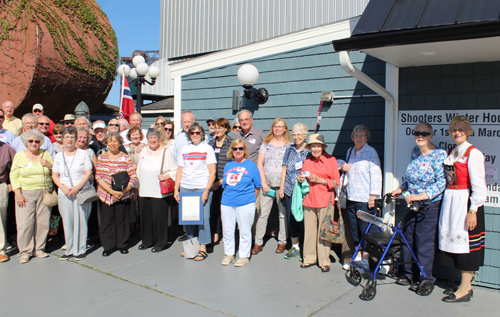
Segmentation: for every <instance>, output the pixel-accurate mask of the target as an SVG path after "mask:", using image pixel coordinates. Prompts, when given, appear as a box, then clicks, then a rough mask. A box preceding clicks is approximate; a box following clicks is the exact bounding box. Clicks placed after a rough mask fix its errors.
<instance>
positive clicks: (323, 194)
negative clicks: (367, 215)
mask: <svg viewBox="0 0 500 317" xmlns="http://www.w3.org/2000/svg"><path fill="white" fill-rule="evenodd" d="M302 171H303V172H304V171H308V172H309V173H310V174H314V175H316V176H319V177H321V178H323V179H326V183H327V185H326V186H325V185H323V184H318V183H313V182H309V193H308V194H307V195H306V197H305V198H304V201H303V205H304V206H306V207H310V208H324V207H328V202H329V200H330V196H331V198H332V204H333V203H334V202H335V184H339V183H340V174H339V167H338V164H337V159H335V157H333V156H331V155H329V154H327V153H326V152H323V154H322V155H321V156H320V157H319V158H318V159H316V158H314V156H312V155H311V156H310V157H309V158H307V159H306V160H305V161H304V165H303V166H302ZM334 180H335V181H336V183H335V184H334V182H333V181H334Z"/></svg>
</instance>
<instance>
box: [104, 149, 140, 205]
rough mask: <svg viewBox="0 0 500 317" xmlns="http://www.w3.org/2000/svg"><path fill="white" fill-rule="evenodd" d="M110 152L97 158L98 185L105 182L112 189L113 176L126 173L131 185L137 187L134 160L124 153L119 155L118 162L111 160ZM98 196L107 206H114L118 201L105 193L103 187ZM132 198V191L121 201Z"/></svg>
mask: <svg viewBox="0 0 500 317" xmlns="http://www.w3.org/2000/svg"><path fill="white" fill-rule="evenodd" d="M109 153H110V152H105V153H102V154H101V155H99V156H98V157H97V172H96V175H95V180H96V182H97V184H101V183H102V182H105V183H106V185H108V186H109V187H110V188H111V182H112V180H113V177H112V175H113V174H117V173H120V172H124V171H126V172H127V173H128V175H129V177H130V181H129V184H130V185H132V186H135V184H136V182H137V177H136V173H135V165H134V162H133V161H132V158H131V157H130V156H129V155H127V154H124V153H120V154H118V159H117V160H116V161H114V160H110V158H109ZM97 194H98V195H99V199H100V200H101V201H102V202H103V203H105V204H106V205H112V204H114V203H115V202H117V201H118V200H116V199H115V198H114V197H113V196H112V195H111V194H110V193H108V192H107V191H105V190H104V189H103V188H102V187H101V186H98V188H97ZM131 196H132V191H131V190H129V191H128V192H126V193H125V194H124V195H123V197H122V198H121V199H120V200H126V199H129V198H130V197H131Z"/></svg>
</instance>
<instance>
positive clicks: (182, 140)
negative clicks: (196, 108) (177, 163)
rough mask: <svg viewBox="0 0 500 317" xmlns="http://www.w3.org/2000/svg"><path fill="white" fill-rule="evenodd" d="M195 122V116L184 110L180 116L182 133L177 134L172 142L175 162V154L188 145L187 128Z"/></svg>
mask: <svg viewBox="0 0 500 317" xmlns="http://www.w3.org/2000/svg"><path fill="white" fill-rule="evenodd" d="M195 121H196V116H195V115H194V114H193V113H192V112H191V111H189V110H184V111H183V112H182V114H181V124H182V131H181V132H179V133H177V135H176V136H175V142H174V158H175V160H177V154H178V153H179V152H180V151H181V150H182V148H183V147H184V146H186V145H188V144H189V137H188V135H187V133H188V130H189V127H190V126H191V124H193V122H195Z"/></svg>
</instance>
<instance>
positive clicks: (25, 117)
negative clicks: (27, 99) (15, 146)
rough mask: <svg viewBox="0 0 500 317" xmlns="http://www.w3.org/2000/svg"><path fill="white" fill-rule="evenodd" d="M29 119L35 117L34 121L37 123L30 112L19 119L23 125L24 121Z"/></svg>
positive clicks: (36, 119)
mask: <svg viewBox="0 0 500 317" xmlns="http://www.w3.org/2000/svg"><path fill="white" fill-rule="evenodd" d="M29 119H35V123H36V124H38V118H37V117H36V116H35V115H34V114H32V113H31V112H28V113H27V114H25V115H24V116H23V117H22V119H21V121H22V122H23V125H24V122H25V121H26V120H29Z"/></svg>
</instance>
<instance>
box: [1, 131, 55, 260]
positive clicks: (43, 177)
mask: <svg viewBox="0 0 500 317" xmlns="http://www.w3.org/2000/svg"><path fill="white" fill-rule="evenodd" d="M21 140H22V141H23V143H24V145H25V146H26V149H25V150H22V151H19V152H18V153H17V154H16V155H15V157H14V161H13V163H12V168H11V172H10V180H11V185H12V190H13V191H14V194H15V197H16V224H17V247H18V249H19V262H20V263H21V264H24V263H28V261H29V259H30V257H31V256H36V257H39V258H45V257H48V256H49V255H48V254H47V253H46V252H45V243H46V242H47V233H48V232H49V219H50V209H49V208H48V207H47V206H45V204H44V203H43V196H44V193H45V191H46V190H47V191H48V192H52V180H51V179H50V169H51V168H52V157H51V156H50V154H49V152H47V151H45V150H40V146H41V145H42V144H43V142H44V141H45V138H44V136H43V134H42V133H41V132H40V131H38V130H36V129H32V130H28V131H26V132H24V133H23V134H21Z"/></svg>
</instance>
